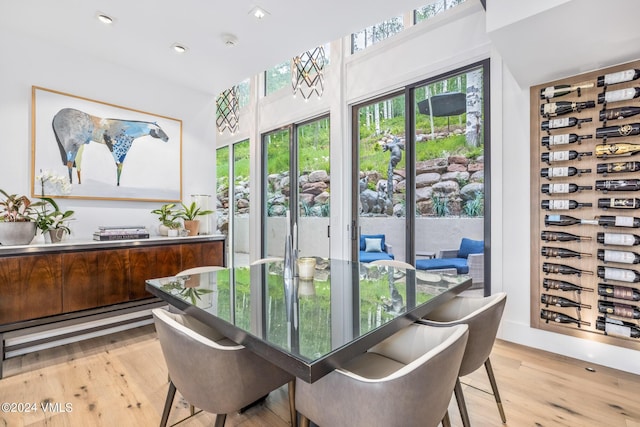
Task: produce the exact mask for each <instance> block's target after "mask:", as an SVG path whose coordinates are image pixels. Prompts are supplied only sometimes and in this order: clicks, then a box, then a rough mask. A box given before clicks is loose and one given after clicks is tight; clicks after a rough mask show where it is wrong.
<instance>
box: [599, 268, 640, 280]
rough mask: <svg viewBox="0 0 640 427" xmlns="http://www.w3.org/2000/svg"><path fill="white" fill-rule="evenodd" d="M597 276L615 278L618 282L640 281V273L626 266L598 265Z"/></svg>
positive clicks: (608, 278) (605, 278)
mask: <svg viewBox="0 0 640 427" xmlns="http://www.w3.org/2000/svg"><path fill="white" fill-rule="evenodd" d="M598 277H599V278H601V279H604V281H605V282H606V281H607V280H617V281H619V282H630V283H635V282H640V273H638V272H637V271H635V270H630V269H628V268H614V267H602V266H598Z"/></svg>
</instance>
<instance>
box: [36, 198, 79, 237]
mask: <svg viewBox="0 0 640 427" xmlns="http://www.w3.org/2000/svg"><path fill="white" fill-rule="evenodd" d="M41 200H42V204H41V209H38V210H37V214H36V225H37V227H38V228H39V229H40V230H41V231H42V233H43V234H45V233H48V234H49V238H50V239H51V242H52V243H57V242H59V241H60V240H62V237H63V236H64V233H69V234H71V229H70V228H69V226H68V225H67V224H66V222H65V221H69V220H71V219H73V218H71V217H72V216H73V214H74V211H71V210H68V211H64V212H63V211H61V210H60V207H59V206H58V204H57V203H56V202H55V200H53V199H52V198H50V197H42V198H41ZM45 235H46V234H45Z"/></svg>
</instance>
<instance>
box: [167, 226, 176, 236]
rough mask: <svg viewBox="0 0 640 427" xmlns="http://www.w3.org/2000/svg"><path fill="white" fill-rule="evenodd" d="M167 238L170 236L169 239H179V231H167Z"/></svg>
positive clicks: (171, 229) (170, 229)
mask: <svg viewBox="0 0 640 427" xmlns="http://www.w3.org/2000/svg"><path fill="white" fill-rule="evenodd" d="M167 236H169V237H178V229H177V228H169V229H168V230H167Z"/></svg>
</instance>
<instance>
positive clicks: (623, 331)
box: [596, 317, 640, 338]
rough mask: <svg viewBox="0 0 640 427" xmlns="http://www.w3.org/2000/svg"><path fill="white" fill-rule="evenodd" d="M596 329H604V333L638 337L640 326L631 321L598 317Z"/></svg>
mask: <svg viewBox="0 0 640 427" xmlns="http://www.w3.org/2000/svg"><path fill="white" fill-rule="evenodd" d="M596 329H597V330H599V331H604V333H605V334H611V335H619V336H621V337H627V338H640V327H638V326H636V325H634V324H633V323H631V322H624V321H622V320H618V319H611V318H609V317H608V318H606V319H605V318H604V317H598V319H597V320H596Z"/></svg>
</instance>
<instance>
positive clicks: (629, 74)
mask: <svg viewBox="0 0 640 427" xmlns="http://www.w3.org/2000/svg"><path fill="white" fill-rule="evenodd" d="M638 78H640V70H634V69H631V70H624V71H618V72H616V73H609V74H605V75H603V76H598V78H597V79H596V84H597V85H598V87H601V86H604V85H613V84H616V83H624V82H630V81H633V80H637V79H638Z"/></svg>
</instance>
